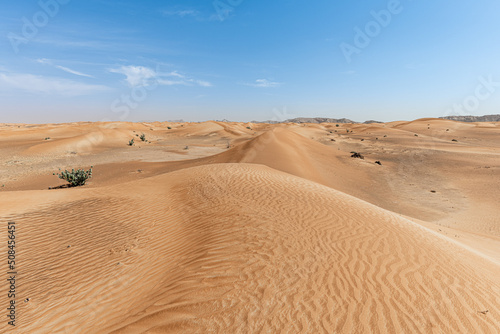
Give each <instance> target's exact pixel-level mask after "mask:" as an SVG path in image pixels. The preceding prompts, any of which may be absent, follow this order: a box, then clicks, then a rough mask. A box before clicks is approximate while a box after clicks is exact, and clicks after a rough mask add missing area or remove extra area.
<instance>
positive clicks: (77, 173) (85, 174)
mask: <svg viewBox="0 0 500 334" xmlns="http://www.w3.org/2000/svg"><path fill="white" fill-rule="evenodd" d="M93 167H94V166H90V169H89V170H88V171H85V170H83V169H78V170H75V169H72V170H71V172H70V171H68V170H65V171H61V173H57V174H56V173H53V175H58V176H59V178H60V179H63V180H66V181H68V182H69V183H70V185H71V186H72V187H78V186H83V185H84V184H85V182H87V180H88V179H90V178H91V177H92V168H93ZM59 170H61V169H59Z"/></svg>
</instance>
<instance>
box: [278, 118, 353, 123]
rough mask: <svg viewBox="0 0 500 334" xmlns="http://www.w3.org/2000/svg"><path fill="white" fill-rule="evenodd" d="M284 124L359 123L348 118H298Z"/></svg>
mask: <svg viewBox="0 0 500 334" xmlns="http://www.w3.org/2000/svg"><path fill="white" fill-rule="evenodd" d="M282 123H358V122H355V121H352V120H350V119H347V118H322V117H313V118H306V117H297V118H292V119H287V120H286V121H283V122H282Z"/></svg>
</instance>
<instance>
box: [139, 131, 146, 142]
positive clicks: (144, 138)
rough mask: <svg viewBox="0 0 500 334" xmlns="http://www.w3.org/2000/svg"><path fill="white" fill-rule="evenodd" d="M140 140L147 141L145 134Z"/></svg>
mask: <svg viewBox="0 0 500 334" xmlns="http://www.w3.org/2000/svg"><path fill="white" fill-rule="evenodd" d="M139 138H141V140H142V141H146V135H145V134H144V133H143V134H142V135H141V136H140V137H139Z"/></svg>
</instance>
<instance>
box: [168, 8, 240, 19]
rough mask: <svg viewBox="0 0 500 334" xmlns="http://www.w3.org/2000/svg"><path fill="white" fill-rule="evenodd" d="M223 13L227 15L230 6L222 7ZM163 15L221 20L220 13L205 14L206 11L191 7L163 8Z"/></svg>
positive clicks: (230, 10)
mask: <svg viewBox="0 0 500 334" xmlns="http://www.w3.org/2000/svg"><path fill="white" fill-rule="evenodd" d="M223 11H224V12H223V13H221V14H223V15H224V16H226V17H227V16H228V15H229V14H230V13H231V12H232V8H229V7H228V8H224V9H223ZM161 13H162V15H163V16H165V17H179V18H182V19H187V18H191V19H195V20H196V21H219V20H222V19H221V17H222V15H218V14H213V13H211V14H210V15H207V14H206V13H203V12H201V11H199V10H196V9H192V8H183V9H170V10H164V11H162V12H161Z"/></svg>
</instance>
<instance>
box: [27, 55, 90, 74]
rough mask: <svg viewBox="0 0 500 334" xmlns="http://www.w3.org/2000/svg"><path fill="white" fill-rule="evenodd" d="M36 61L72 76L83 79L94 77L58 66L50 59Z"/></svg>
mask: <svg viewBox="0 0 500 334" xmlns="http://www.w3.org/2000/svg"><path fill="white" fill-rule="evenodd" d="M36 61H37V62H39V63H40V64H44V65H50V66H53V67H55V68H58V69H60V70H62V71H64V72H67V73H71V74H74V75H78V76H81V77H87V78H93V76H91V75H89V74H85V73H82V72H79V71H75V70H72V69H71V68H68V67H64V66H61V65H56V64H54V63H53V62H52V61H51V60H49V59H45V58H41V59H37V60H36Z"/></svg>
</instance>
